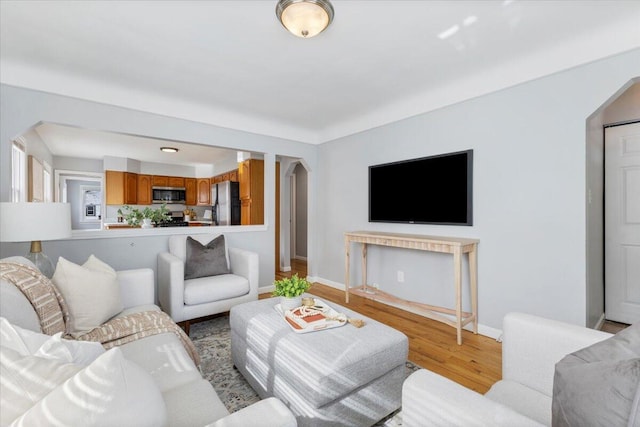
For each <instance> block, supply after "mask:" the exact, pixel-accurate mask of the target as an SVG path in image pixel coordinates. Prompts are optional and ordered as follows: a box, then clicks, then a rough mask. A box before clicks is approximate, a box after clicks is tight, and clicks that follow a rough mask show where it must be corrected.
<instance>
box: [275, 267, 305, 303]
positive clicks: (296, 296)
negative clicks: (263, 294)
mask: <svg viewBox="0 0 640 427" xmlns="http://www.w3.org/2000/svg"><path fill="white" fill-rule="evenodd" d="M273 285H274V286H275V287H276V288H275V290H274V291H273V296H275V297H280V306H281V307H282V309H283V310H293V309H294V308H297V307H300V306H301V305H302V294H304V293H305V292H307V291H308V290H309V288H310V287H311V283H309V281H308V280H307V279H305V278H300V277H298V273H296V274H294V275H293V276H291V277H285V278H282V279H280V280H276V281H275V282H273Z"/></svg>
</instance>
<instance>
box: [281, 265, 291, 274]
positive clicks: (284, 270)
mask: <svg viewBox="0 0 640 427" xmlns="http://www.w3.org/2000/svg"><path fill="white" fill-rule="evenodd" d="M280 271H282V272H283V273H287V272H289V271H291V266H290V265H288V266H286V267H282V269H280Z"/></svg>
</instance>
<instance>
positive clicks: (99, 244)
mask: <svg viewBox="0 0 640 427" xmlns="http://www.w3.org/2000/svg"><path fill="white" fill-rule="evenodd" d="M40 121H47V122H53V123H60V124H63V125H71V126H78V127H81V128H87V129H96V130H102V131H113V132H120V133H128V134H133V135H142V136H150V137H157V138H165V139H169V140H179V141H185V142H195V143H200V144H205V145H211V146H217V147H220V146H223V147H225V148H232V149H237V148H242V149H243V150H245V151H255V152H262V153H265V155H264V159H265V226H264V227H248V228H247V227H237V228H236V229H234V230H233V231H230V232H229V233H228V234H227V236H228V241H229V244H230V245H233V246H236V247H241V248H245V249H249V250H254V251H256V252H258V254H259V256H260V286H269V285H270V284H271V283H272V282H273V278H274V246H275V240H274V232H275V228H274V226H273V216H274V212H275V210H274V197H275V191H274V189H275V156H276V154H281V155H286V156H291V157H296V158H303V159H305V161H306V162H307V163H309V164H311V165H313V166H315V165H316V152H317V147H316V146H313V145H309V144H304V143H300V142H296V141H289V140H285V139H281V138H274V137H268V136H263V135H256V134H253V133H248V132H242V131H236V130H231V129H225V128H219V127H216V126H211V125H206V124H203V123H196V122H191V121H188V120H181V119H174V118H170V117H165V116H160V115H156V114H150V113H145V112H140V111H134V110H129V109H126V108H121V107H116V106H110V105H105V104H100V103H96V102H90V101H83V100H79V99H75V98H69V97H65V96H59V95H54V94H50V93H44V92H39V91H34V90H29V89H23V88H18V87H14V86H8V85H0V201H9V200H10V183H11V167H10V164H11V156H10V152H11V139H12V138H14V137H15V136H17V135H21V134H22V133H24V132H25V131H26V130H27V129H29V128H30V127H31V126H33V125H34V124H35V123H38V122H40ZM221 141H222V143H221ZM223 144H224V145H223ZM313 179H314V177H313V176H310V180H313ZM313 220H314V219H313V218H310V222H311V223H312V222H313ZM80 233H82V232H80ZM99 233H108V231H104V232H102V231H101V232H99ZM104 236H105V235H104V234H102V237H104ZM106 236H108V234H107V235H106ZM167 239H168V237H167V236H165V235H162V236H157V237H156V236H152V237H117V238H114V237H110V238H94V237H92V238H90V239H86V240H85V239H83V238H82V234H76V235H75V237H74V239H70V240H62V241H52V242H45V243H44V246H45V253H47V254H48V255H49V256H51V257H52V259H54V260H55V259H57V258H58V257H59V256H64V257H65V258H68V259H70V260H71V261H73V262H84V261H85V260H86V258H87V256H88V255H89V254H91V253H94V254H96V256H98V257H100V258H101V259H103V260H104V261H105V262H107V263H109V264H110V265H112V266H113V267H114V268H116V269H125V268H137V267H150V268H153V269H154V270H155V268H156V257H157V254H158V253H159V252H161V251H164V250H166V249H167ZM27 251H28V243H0V257H6V256H10V255H20V254H24V253H26V252H27ZM309 268H310V271H311V272H313V269H314V268H315V267H314V266H313V265H310V266H309Z"/></svg>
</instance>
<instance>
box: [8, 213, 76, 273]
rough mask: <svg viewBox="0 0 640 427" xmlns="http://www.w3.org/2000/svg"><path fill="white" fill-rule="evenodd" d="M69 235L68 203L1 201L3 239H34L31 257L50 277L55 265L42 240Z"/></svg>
mask: <svg viewBox="0 0 640 427" xmlns="http://www.w3.org/2000/svg"><path fill="white" fill-rule="evenodd" d="M68 237H71V207H70V205H69V204H68V203H6V202H5V203H0V241H2V242H29V241H31V249H30V251H29V254H28V255H27V258H28V259H29V260H31V262H33V263H34V264H35V265H36V267H38V270H40V272H41V273H42V274H44V275H45V276H47V277H49V278H51V277H52V276H53V272H54V270H55V269H54V266H53V263H52V262H51V260H50V259H49V257H48V256H46V255H45V254H44V253H43V252H42V241H43V240H57V239H64V238H68Z"/></svg>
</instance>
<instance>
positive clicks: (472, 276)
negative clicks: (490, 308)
mask: <svg viewBox="0 0 640 427" xmlns="http://www.w3.org/2000/svg"><path fill="white" fill-rule="evenodd" d="M469 284H470V288H471V289H470V292H471V314H472V315H473V333H474V334H476V335H477V334H478V249H477V246H476V245H474V246H473V250H472V251H470V252H469Z"/></svg>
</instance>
